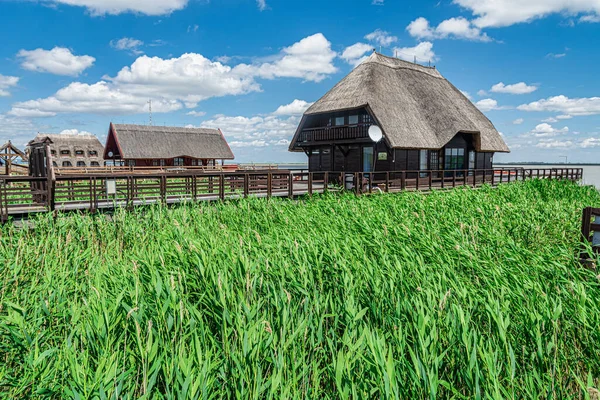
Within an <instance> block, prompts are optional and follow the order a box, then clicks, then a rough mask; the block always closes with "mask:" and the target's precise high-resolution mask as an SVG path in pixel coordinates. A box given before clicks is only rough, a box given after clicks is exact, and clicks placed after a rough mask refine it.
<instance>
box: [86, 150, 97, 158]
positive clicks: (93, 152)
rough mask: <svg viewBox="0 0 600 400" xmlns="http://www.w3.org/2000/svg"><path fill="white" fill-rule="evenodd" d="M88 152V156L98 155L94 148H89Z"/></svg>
mask: <svg viewBox="0 0 600 400" xmlns="http://www.w3.org/2000/svg"><path fill="white" fill-rule="evenodd" d="M88 154H89V156H90V157H98V152H97V151H96V150H90V151H89V152H88Z"/></svg>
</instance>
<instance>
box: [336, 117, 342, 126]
mask: <svg viewBox="0 0 600 400" xmlns="http://www.w3.org/2000/svg"><path fill="white" fill-rule="evenodd" d="M340 125H344V117H335V126H340Z"/></svg>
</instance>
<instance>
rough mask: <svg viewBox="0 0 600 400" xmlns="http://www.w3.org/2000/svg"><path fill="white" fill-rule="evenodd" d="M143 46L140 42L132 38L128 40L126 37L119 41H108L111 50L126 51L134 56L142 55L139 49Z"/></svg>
mask: <svg viewBox="0 0 600 400" xmlns="http://www.w3.org/2000/svg"><path fill="white" fill-rule="evenodd" d="M143 44H144V42H142V41H141V40H138V39H134V38H128V37H124V38H121V39H119V40H111V41H110V46H111V47H112V48H114V49H117V50H128V51H130V52H131V53H133V54H135V55H139V54H142V53H143V51H141V50H140V49H139V48H140V46H142V45H143Z"/></svg>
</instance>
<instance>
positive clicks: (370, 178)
mask: <svg viewBox="0 0 600 400" xmlns="http://www.w3.org/2000/svg"><path fill="white" fill-rule="evenodd" d="M369 193H373V172H372V171H371V172H369Z"/></svg>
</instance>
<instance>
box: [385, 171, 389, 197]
mask: <svg viewBox="0 0 600 400" xmlns="http://www.w3.org/2000/svg"><path fill="white" fill-rule="evenodd" d="M385 192H386V193H389V192H390V172H389V171H387V172H386V173H385Z"/></svg>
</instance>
